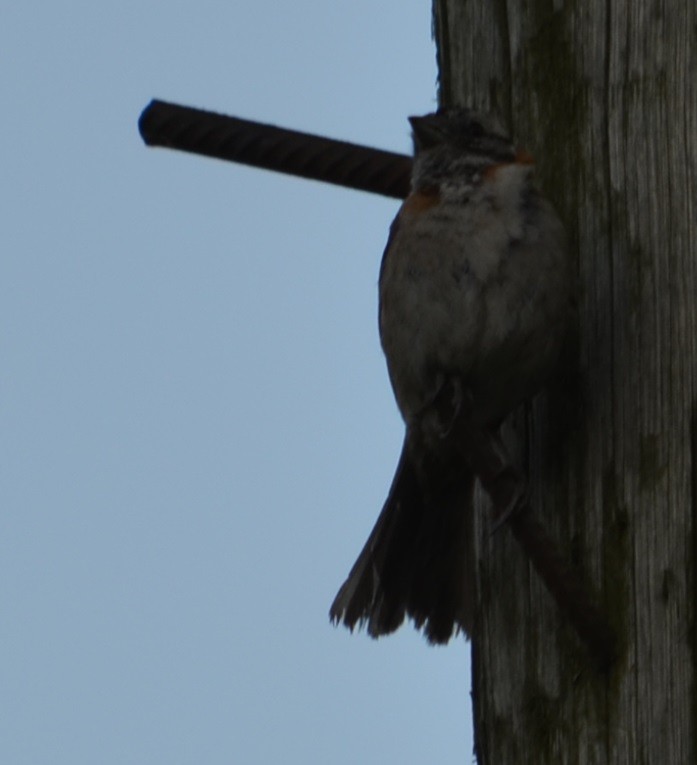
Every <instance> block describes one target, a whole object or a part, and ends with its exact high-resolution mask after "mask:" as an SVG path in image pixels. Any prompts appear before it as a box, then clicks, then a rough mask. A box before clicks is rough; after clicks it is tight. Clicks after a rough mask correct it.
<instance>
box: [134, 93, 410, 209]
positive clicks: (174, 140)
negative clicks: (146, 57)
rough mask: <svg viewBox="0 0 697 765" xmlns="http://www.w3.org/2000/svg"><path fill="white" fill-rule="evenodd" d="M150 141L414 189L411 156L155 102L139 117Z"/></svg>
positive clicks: (339, 179)
mask: <svg viewBox="0 0 697 765" xmlns="http://www.w3.org/2000/svg"><path fill="white" fill-rule="evenodd" d="M138 128H139V130H140V134H141V136H142V137H143V140H144V141H145V143H146V144H147V145H148V146H165V147H167V148H170V149H179V150H181V151H188V152H193V153H195V154H204V155H205V156H207V157H215V158H218V159H225V160H229V161H232V162H241V163H243V164H246V165H252V166H254V167H262V168H265V169H267V170H276V171H278V172H281V173H289V174H290V175H298V176H301V177H303V178H312V179H314V180H317V181H325V182H327V183H334V184H337V185H339V186H347V187H349V188H352V189H359V190H361V191H369V192H372V193H373V194H382V195H384V196H388V197H394V198H396V199H403V198H404V197H406V196H407V194H408V193H409V180H410V175H411V164H412V162H411V157H408V156H406V155H405V154H395V153H393V152H390V151H382V150H380V149H372V148H370V147H368V146H360V145H358V144H353V143H347V142H346V141H336V140H334V139H331V138H323V137H321V136H317V135H311V134H310V133H300V132H298V131H295V130H287V129H285V128H279V127H275V126H274V125H265V124H263V123H260V122H252V121H250V120H243V119H239V118H238V117H227V116H225V115H222V114H215V113H214V112H207V111H203V110H201V109H192V108H190V107H188V106H179V105H177V104H170V103H167V102H165V101H157V100H154V101H151V102H150V104H148V106H147V107H146V108H145V109H144V110H143V113H142V114H141V116H140V119H139V120H138Z"/></svg>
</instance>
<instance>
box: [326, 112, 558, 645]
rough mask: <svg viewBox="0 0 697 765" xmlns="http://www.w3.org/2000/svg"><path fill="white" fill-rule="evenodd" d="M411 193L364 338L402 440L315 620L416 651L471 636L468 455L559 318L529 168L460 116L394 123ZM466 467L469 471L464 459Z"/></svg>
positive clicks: (536, 372) (532, 389)
mask: <svg viewBox="0 0 697 765" xmlns="http://www.w3.org/2000/svg"><path fill="white" fill-rule="evenodd" d="M409 121H410V123H411V128H412V137H413V144H414V159H413V163H412V177H411V190H410V193H409V195H408V196H407V197H406V199H405V200H404V202H403V203H402V205H401V207H400V209H399V211H398V213H397V216H396V218H395V219H394V221H393V223H392V225H391V227H390V232H389V237H388V241H387V245H386V247H385V250H384V254H383V257H382V262H381V265H380V275H379V282H378V286H379V312H378V313H379V319H378V324H379V334H380V341H381V345H382V348H383V351H384V354H385V358H386V362H387V371H388V375H389V379H390V382H391V385H392V389H393V392H394V396H395V399H396V403H397V406H398V408H399V411H400V413H401V415H402V418H403V420H404V423H405V437H404V442H403V445H402V450H401V454H400V457H399V461H398V465H397V469H396V471H395V475H394V478H393V481H392V484H391V487H390V489H389V492H388V496H387V499H386V501H385V504H384V506H383V508H382V511H381V513H380V515H379V517H378V520H377V522H376V524H375V526H374V528H373V530H372V532H371V534H370V536H369V537H368V540H367V542H366V543H365V546H364V547H363V549H362V551H361V553H360V555H359V556H358V559H357V560H356V562H355V564H354V566H353V567H352V568H351V570H350V573H349V575H348V577H347V579H346V581H345V582H344V584H343V585H342V587H341V588H340V590H339V592H338V594H337V596H336V598H335V600H334V602H333V603H332V606H331V608H330V618H331V620H332V622H334V623H335V624H336V623H343V624H344V625H345V626H347V627H348V628H349V629H351V630H352V631H353V629H354V627H356V625H358V626H364V627H366V628H367V632H368V634H369V635H370V636H371V637H379V636H382V635H386V634H389V633H391V632H393V631H395V630H396V629H397V628H398V627H399V626H400V625H401V624H402V623H403V621H404V620H405V618H407V617H408V618H409V619H411V620H412V621H413V623H414V625H415V627H416V628H417V629H422V630H423V633H424V635H425V637H426V639H427V640H428V642H429V643H432V644H444V643H447V642H448V641H449V640H450V638H451V637H452V636H453V635H454V634H457V633H460V632H461V633H464V635H465V637H470V636H471V634H472V630H473V628H474V624H475V617H476V613H475V596H476V589H475V558H474V547H473V541H474V540H473V490H474V486H475V481H476V480H477V475H476V469H475V466H476V465H477V459H476V451H477V448H478V447H477V443H476V439H475V440H473V441H472V443H469V442H468V436H467V429H464V430H462V429H459V430H458V429H457V428H456V427H455V423H456V422H457V419H458V417H459V416H460V414H461V412H463V411H466V412H467V413H468V415H467V416H468V418H469V420H470V421H471V422H474V423H476V426H477V427H478V428H481V429H482V430H483V432H486V433H491V434H492V435H493V436H496V434H498V432H499V429H500V426H501V423H502V422H503V420H504V419H505V417H506V416H507V415H508V414H509V413H510V412H511V411H512V410H513V409H515V408H516V407H517V406H518V405H519V404H520V403H521V402H523V401H526V400H527V399H529V398H531V397H532V396H533V395H534V394H535V393H536V392H537V391H538V390H539V389H540V388H541V386H542V385H543V384H544V382H545V380H546V379H547V378H548V377H549V375H550V374H551V373H552V371H553V370H554V367H555V365H556V363H557V360H558V356H559V353H560V350H561V347H562V345H563V343H564V337H565V332H566V327H567V324H568V321H569V316H570V313H571V304H572V290H571V284H572V277H571V263H570V257H569V249H568V245H567V239H566V235H565V231H564V227H563V225H562V223H561V220H560V218H559V216H558V215H557V213H556V212H555V210H554V208H553V206H552V205H551V204H550V203H549V201H547V200H546V199H545V198H544V197H543V196H542V195H541V193H540V192H539V191H538V190H537V188H536V186H535V184H534V165H535V163H534V160H533V158H532V156H531V155H530V154H529V153H528V152H526V151H524V150H519V149H517V148H516V146H515V145H514V143H513V142H512V140H511V139H510V138H509V137H508V135H507V134H506V132H505V131H504V130H503V129H502V128H501V126H500V124H499V123H498V121H497V120H496V119H495V118H494V117H492V116H490V115H487V114H480V113H478V112H476V111H474V110H472V109H469V108H465V107H450V108H441V109H439V110H438V111H435V112H432V113H429V114H426V115H424V116H418V117H410V118H409ZM468 454H469V455H470V456H472V455H474V458H472V459H469V458H468V457H467V455H468Z"/></svg>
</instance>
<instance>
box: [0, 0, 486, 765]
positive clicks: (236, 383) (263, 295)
mask: <svg viewBox="0 0 697 765" xmlns="http://www.w3.org/2000/svg"><path fill="white" fill-rule="evenodd" d="M430 30H431V19H430V3H429V2H428V1H427V0H421V2H419V3H416V2H411V1H410V2H406V3H405V2H403V0H401V1H400V0H385V2H382V3H379V4H375V3H368V2H365V0H352V1H351V2H338V3H324V2H319V1H318V0H305V1H304V2H297V3H278V2H274V3H271V2H267V1H266V0H257V1H256V2H254V3H220V2H197V3H193V2H169V3H164V2H157V1H154V0H153V2H138V3H136V2H131V1H128V0H126V1H125V2H119V3H116V2H110V1H108V2H102V3H87V2H77V1H76V2H55V3H45V2H41V3H40V2H38V0H23V2H21V3H15V4H11V5H9V6H8V7H7V8H5V9H4V11H3V22H2V25H1V27H0V42H1V48H0V49H1V50H2V67H0V95H1V96H2V103H3V115H4V119H3V131H2V137H3V140H2V148H0V151H1V152H2V155H3V156H2V168H3V183H2V184H0V197H1V198H0V209H2V245H3V246H2V253H3V254H2V260H1V261H0V262H1V264H2V266H1V267H2V279H0V291H1V293H2V294H1V296H0V297H1V299H0V328H1V329H0V343H1V346H2V365H1V369H0V414H1V417H2V432H3V438H2V440H1V441H0V444H1V448H2V455H1V461H0V465H1V468H0V469H1V471H2V480H1V482H0V493H1V499H2V508H3V509H2V513H0V684H1V686H2V689H3V690H2V693H1V694H0V742H1V744H0V748H1V750H2V760H3V762H6V763H12V765H25V764H26V765H29V764H31V765H35V764H36V763H49V762H50V763H52V765H56V764H59V763H70V764H71V765H80V764H82V763H90V765H93V764H94V763H102V764H104V763H106V764H107V765H110V764H111V763H119V764H120V765H123V764H124V763H155V762H162V763H168V765H176V764H178V763H182V764H185V763H186V764H188V763H191V764H192V765H193V764H194V763H196V764H197V765H200V763H245V764H246V765H247V764H249V765H256V764H257V763H258V764H260V765H261V764H266V763H274V762H279V763H280V762H283V763H314V762H327V763H333V764H334V763H337V764H341V763H357V762H359V763H385V762H399V763H423V762H437V763H446V762H457V763H462V762H469V761H470V760H471V751H472V737H471V721H470V714H471V712H470V701H469V692H470V678H469V647H468V645H467V644H466V643H465V642H464V641H463V640H461V639H460V640H456V641H454V642H452V643H451V645H449V646H448V647H447V648H439V649H434V648H429V647H428V646H427V645H426V643H425V641H424V639H423V637H422V636H421V635H419V634H418V633H416V632H415V631H414V630H413V629H412V628H411V627H406V626H405V627H403V628H402V630H400V632H398V633H397V634H396V635H394V636H392V637H390V638H387V639H383V640H380V641H372V640H370V639H369V638H368V637H367V636H366V635H365V634H363V633H358V634H354V635H350V634H349V633H348V632H347V631H345V630H343V629H334V628H332V627H331V626H330V624H329V622H328V617H327V612H328V608H329V605H330V603H331V600H332V598H333V596H334V594H335V593H336V590H337V588H338V587H339V585H340V584H341V582H342V581H343V579H344V577H345V576H346V574H347V572H348V570H349V568H350V566H351V564H352V563H353V561H354V559H355V557H356V555H357V554H358V552H359V550H360V548H361V546H362V544H363V542H364V541H365V538H366V536H367V534H368V532H369V531H370V529H371V527H372V524H373V522H374V521H375V518H376V517H377V514H378V512H379V510H380V507H381V505H382V502H383V500H384V497H385V494H386V491H387V489H388V487H389V483H390V480H391V478H392V473H393V470H394V467H395V463H396V460H397V456H398V453H399V448H400V445H401V438H402V423H401V421H400V418H399V415H398V412H397V410H396V407H395V405H394V402H393V398H392V394H391V391H390V388H389V383H388V380H387V374H386V371H385V367H384V361H383V358H382V353H381V351H380V347H379V342H378V336H377V321H376V309H377V290H376V285H377V273H378V267H379V261H380V256H381V253H382V248H383V246H384V243H385V240H386V236H387V230H388V227H389V223H390V221H391V218H392V216H393V215H394V213H395V210H396V207H397V203H396V202H395V201H393V200H388V199H382V198H379V197H373V196H371V195H367V194H361V193H359V192H354V191H349V190H344V189H339V188H334V187H330V186H326V185H323V184H319V183H313V182H308V181H302V180H298V179H293V178H287V177H282V176H279V175H276V174H273V173H268V172H264V171H260V170H253V169H249V168H244V167H241V166H235V165H231V164H226V163H223V162H216V161H213V160H207V159H203V158H201V157H195V156H190V155H184V154H181V153H176V152H169V151H164V150H153V149H147V148H145V147H144V146H143V144H142V142H141V141H140V138H139V136H138V133H137V119H138V116H139V113H140V111H141V110H142V108H143V107H144V106H145V105H146V104H147V103H148V101H149V100H150V99H151V98H154V97H157V98H161V99H165V100H170V101H175V102H179V103H183V104H187V105H192V106H198V107H202V108H207V109H211V110H214V111H220V112H226V113H229V114H235V115H238V116H242V117H247V118H251V119H258V120H261V121H266V122H272V123H275V124H279V125H284V126H287V127H292V128H297V129H300V130H306V131H310V132H318V133H322V134H326V135H329V136H333V137H337V138H344V139H348V140H351V141H356V142H365V143H368V144H371V145H375V146H379V147H383V148H387V149H391V150H395V151H409V148H410V141H409V129H408V124H407V121H406V117H407V115H409V114H414V113H417V114H418V113H422V112H426V111H429V110H430V109H432V108H433V107H434V106H435V93H436V66H435V50H434V46H433V42H432V40H431V33H430Z"/></svg>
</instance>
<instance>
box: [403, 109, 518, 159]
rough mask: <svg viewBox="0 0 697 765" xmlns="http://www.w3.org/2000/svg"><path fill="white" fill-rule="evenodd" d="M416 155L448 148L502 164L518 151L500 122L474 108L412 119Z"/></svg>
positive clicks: (440, 110) (441, 111) (444, 111)
mask: <svg viewBox="0 0 697 765" xmlns="http://www.w3.org/2000/svg"><path fill="white" fill-rule="evenodd" d="M409 122H410V123H411V127H412V130H413V138H414V153H415V154H419V153H421V152H423V151H429V150H432V149H447V150H449V151H452V152H457V153H462V154H472V155H479V156H483V157H490V158H491V159H492V160H497V161H499V162H502V161H505V160H506V159H509V160H510V159H513V158H514V157H515V149H514V147H513V144H512V143H511V140H510V138H508V136H506V134H505V132H504V131H503V130H502V128H501V126H500V125H499V124H498V122H497V121H496V120H495V119H494V118H493V117H490V116H488V115H484V114H479V113H477V112H474V111H472V110H471V109H464V108H455V109H439V110H438V111H437V112H432V113H431V114H426V115H425V116H423V117H409Z"/></svg>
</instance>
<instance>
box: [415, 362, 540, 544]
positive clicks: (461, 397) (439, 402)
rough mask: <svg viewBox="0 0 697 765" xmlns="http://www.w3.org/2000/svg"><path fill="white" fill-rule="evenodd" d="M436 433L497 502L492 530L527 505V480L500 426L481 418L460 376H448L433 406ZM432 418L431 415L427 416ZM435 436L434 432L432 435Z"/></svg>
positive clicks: (442, 444) (432, 412)
mask: <svg viewBox="0 0 697 765" xmlns="http://www.w3.org/2000/svg"><path fill="white" fill-rule="evenodd" d="M430 418H431V419H432V420H433V423H435V424H432V425H430V426H429V427H430V429H431V431H432V433H437V434H439V437H440V440H441V444H440V446H441V448H443V447H444V448H446V449H448V450H449V449H455V450H457V451H458V452H460V453H461V455H462V457H463V458H464V459H465V460H466V462H467V463H468V464H469V465H470V467H471V468H472V470H473V471H474V472H475V473H476V475H477V477H478V478H479V480H480V481H481V483H482V486H483V487H484V489H485V491H486V492H487V494H489V496H490V497H491V500H492V503H493V508H494V510H493V516H494V526H493V529H492V533H493V532H494V531H496V529H498V528H499V527H500V526H501V525H502V524H503V523H505V522H506V521H507V520H509V518H511V517H512V516H513V515H514V514H515V513H516V512H517V511H518V510H520V509H521V508H522V507H524V506H525V505H527V499H528V496H527V481H526V480H525V475H524V474H523V473H522V471H521V470H519V469H518V467H516V465H515V463H514V462H513V460H512V458H511V456H510V455H509V453H508V450H507V449H506V447H505V446H504V444H503V441H502V440H501V436H500V434H499V429H498V427H491V426H490V425H487V424H485V423H483V422H481V420H479V419H478V418H477V414H476V411H475V408H474V405H473V397H472V393H471V391H470V390H469V389H468V388H465V387H464V385H463V384H462V381H461V380H460V378H458V377H448V378H447V379H445V380H444V381H443V382H442V384H441V386H440V388H439V390H438V393H437V394H436V396H435V397H434V399H433V403H432V406H431V407H430ZM426 419H428V418H426ZM431 438H432V439H433V436H431Z"/></svg>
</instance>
